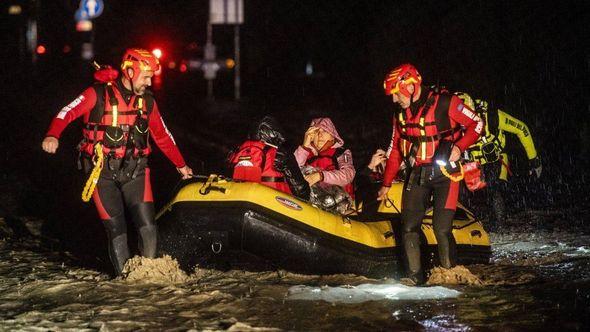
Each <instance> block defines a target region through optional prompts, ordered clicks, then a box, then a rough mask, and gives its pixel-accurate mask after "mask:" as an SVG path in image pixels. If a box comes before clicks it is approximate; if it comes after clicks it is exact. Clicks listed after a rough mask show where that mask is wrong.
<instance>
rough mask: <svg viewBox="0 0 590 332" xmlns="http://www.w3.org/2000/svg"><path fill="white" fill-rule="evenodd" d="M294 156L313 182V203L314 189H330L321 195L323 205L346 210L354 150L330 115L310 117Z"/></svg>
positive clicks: (350, 199) (349, 203)
mask: <svg viewBox="0 0 590 332" xmlns="http://www.w3.org/2000/svg"><path fill="white" fill-rule="evenodd" d="M295 158H296V159H297V163H298V164H299V166H300V167H301V168H302V170H303V174H304V175H305V180H306V181H307V182H308V183H309V185H310V186H312V195H311V196H312V203H313V200H314V199H313V198H314V192H315V193H329V194H328V195H327V196H326V195H323V196H324V197H320V200H322V201H325V202H324V203H326V204H321V205H322V206H323V207H324V208H327V209H329V210H335V211H337V212H339V213H344V212H346V211H347V210H349V209H350V208H351V207H352V202H353V199H354V188H353V180H354V175H355V169H354V165H353V163H352V153H351V152H350V150H349V149H346V148H344V140H343V139H342V138H341V137H340V135H339V134H338V131H337V130H336V127H335V126H334V123H333V122H332V120H331V119H330V118H317V119H313V120H312V121H311V124H310V126H309V128H308V129H307V131H306V132H305V137H304V139H303V144H302V145H300V146H299V147H298V148H297V149H296V150H295ZM335 187H336V188H335ZM338 187H339V188H338ZM322 206H321V207H322Z"/></svg>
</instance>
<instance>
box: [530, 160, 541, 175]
mask: <svg viewBox="0 0 590 332" xmlns="http://www.w3.org/2000/svg"><path fill="white" fill-rule="evenodd" d="M529 166H530V170H529V175H534V176H536V177H537V179H538V178H540V177H541V172H542V171H543V165H542V164H541V158H539V156H536V157H535V158H533V159H531V160H529Z"/></svg>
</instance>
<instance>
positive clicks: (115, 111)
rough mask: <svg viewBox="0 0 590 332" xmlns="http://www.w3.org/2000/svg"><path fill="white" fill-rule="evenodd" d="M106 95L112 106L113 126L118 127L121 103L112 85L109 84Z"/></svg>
mask: <svg viewBox="0 0 590 332" xmlns="http://www.w3.org/2000/svg"><path fill="white" fill-rule="evenodd" d="M106 94H107V98H109V103H110V104H111V109H112V112H113V122H112V126H113V127H116V126H117V121H118V117H119V101H118V100H117V97H115V92H114V91H113V85H112V84H111V83H107V87H106Z"/></svg>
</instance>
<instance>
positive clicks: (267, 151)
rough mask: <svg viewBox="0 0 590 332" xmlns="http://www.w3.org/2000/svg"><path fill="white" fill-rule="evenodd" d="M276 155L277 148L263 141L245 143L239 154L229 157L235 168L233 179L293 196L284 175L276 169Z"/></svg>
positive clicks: (238, 151)
mask: <svg viewBox="0 0 590 332" xmlns="http://www.w3.org/2000/svg"><path fill="white" fill-rule="evenodd" d="M276 153H277V149H276V148H275V147H272V146H270V145H266V144H264V142H262V141H250V140H248V141H245V142H244V143H242V145H240V147H239V148H238V150H237V152H235V153H234V154H232V155H231V156H230V157H229V162H230V164H231V165H232V167H233V168H234V172H233V178H234V179H235V180H241V181H251V182H258V183H261V184H263V185H265V186H268V187H271V188H275V189H277V190H280V191H282V192H285V193H287V194H291V189H289V185H288V184H287V181H286V179H285V176H284V174H283V173H281V172H279V171H277V170H276V169H275V168H274V161H275V157H276Z"/></svg>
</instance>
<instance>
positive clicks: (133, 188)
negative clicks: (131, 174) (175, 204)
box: [121, 168, 158, 258]
mask: <svg viewBox="0 0 590 332" xmlns="http://www.w3.org/2000/svg"><path fill="white" fill-rule="evenodd" d="M121 190H122V192H123V195H124V197H125V203H126V205H127V207H128V210H129V214H130V216H131V218H132V220H133V224H134V225H135V227H136V229H137V234H138V237H139V238H138V241H139V243H138V247H139V251H140V254H141V255H142V256H144V257H148V258H154V257H156V246H157V240H158V233H157V228H156V224H155V221H154V217H155V210H154V202H153V201H154V199H153V195H152V191H151V185H150V172H149V168H146V169H144V170H140V171H138V172H136V177H135V178H131V179H129V181H127V182H125V184H124V185H123V186H122V187H121Z"/></svg>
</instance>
